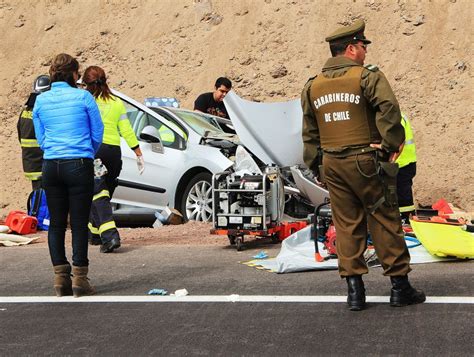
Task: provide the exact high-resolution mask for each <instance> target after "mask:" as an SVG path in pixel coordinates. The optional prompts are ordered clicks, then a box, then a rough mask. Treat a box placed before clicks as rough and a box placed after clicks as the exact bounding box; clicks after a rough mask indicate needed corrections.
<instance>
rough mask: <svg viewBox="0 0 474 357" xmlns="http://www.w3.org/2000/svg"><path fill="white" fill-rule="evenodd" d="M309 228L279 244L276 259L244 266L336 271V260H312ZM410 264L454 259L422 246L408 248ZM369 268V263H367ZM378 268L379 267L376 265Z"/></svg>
mask: <svg viewBox="0 0 474 357" xmlns="http://www.w3.org/2000/svg"><path fill="white" fill-rule="evenodd" d="M310 234H311V227H310V226H308V227H306V228H303V229H301V230H299V231H298V232H296V233H294V234H293V235H291V236H290V237H288V238H286V239H285V240H284V241H283V242H282V244H281V250H280V253H279V254H278V255H277V256H276V258H272V259H265V260H260V259H256V260H252V261H250V262H247V263H246V264H248V265H251V266H259V267H262V268H264V269H268V270H270V271H272V272H275V273H294V272H299V271H307V270H331V269H337V259H329V260H326V261H324V262H321V263H319V262H317V261H315V259H314V241H312V240H311V239H310ZM318 244H319V252H320V253H321V255H322V256H323V257H325V256H327V253H326V250H324V249H323V245H322V243H318ZM409 250H410V256H411V264H420V263H433V262H442V261H449V260H456V259H455V258H440V257H436V256H432V255H431V254H430V253H428V251H427V250H426V249H425V248H424V247H423V246H422V245H419V246H417V247H413V248H410V249H409ZM369 266H370V263H369ZM376 266H380V265H376Z"/></svg>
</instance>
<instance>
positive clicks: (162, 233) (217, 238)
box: [0, 221, 253, 249]
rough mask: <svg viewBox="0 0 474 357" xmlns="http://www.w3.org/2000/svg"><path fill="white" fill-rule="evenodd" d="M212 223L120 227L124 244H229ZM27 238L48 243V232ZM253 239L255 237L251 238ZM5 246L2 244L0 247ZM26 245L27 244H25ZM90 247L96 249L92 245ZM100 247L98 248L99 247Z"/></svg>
mask: <svg viewBox="0 0 474 357" xmlns="http://www.w3.org/2000/svg"><path fill="white" fill-rule="evenodd" d="M211 228H212V224H211V223H205V222H194V221H190V222H188V223H186V224H181V225H168V226H162V227H159V228H119V229H118V230H119V233H120V238H121V241H122V245H124V246H125V245H134V246H141V245H163V246H173V245H183V246H200V245H205V246H225V245H229V240H228V238H227V236H221V235H213V234H210V230H211ZM24 237H27V238H38V239H36V240H34V241H33V242H31V243H30V244H29V245H27V246H32V245H38V244H39V245H46V244H47V242H48V232H46V231H38V232H37V233H34V234H27V235H24ZM250 240H253V238H250ZM70 242H71V231H70V230H69V229H68V230H67V231H66V244H67V245H70ZM2 247H3V246H2V245H0V249H1V248H2ZM25 247H26V246H25ZM90 249H94V247H91V248H90ZM97 249H98V248H97Z"/></svg>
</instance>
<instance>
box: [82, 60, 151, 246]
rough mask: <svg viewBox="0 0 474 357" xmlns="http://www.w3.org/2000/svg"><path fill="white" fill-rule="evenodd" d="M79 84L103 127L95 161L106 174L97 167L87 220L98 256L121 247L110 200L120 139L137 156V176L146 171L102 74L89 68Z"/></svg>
mask: <svg viewBox="0 0 474 357" xmlns="http://www.w3.org/2000/svg"><path fill="white" fill-rule="evenodd" d="M82 84H83V85H85V86H86V90H88V91H89V92H90V93H91V94H92V95H93V96H94V98H95V99H96V103H97V106H98V107H99V110H100V115H101V117H102V122H103V123H104V136H103V139H102V145H101V146H100V148H99V151H98V152H97V154H96V156H95V158H96V159H100V160H101V163H102V164H103V165H104V166H105V168H106V170H107V173H106V174H100V173H97V171H100V165H99V164H96V163H95V164H96V166H97V167H96V169H97V170H95V171H96V177H95V180H94V182H95V183H94V197H93V199H92V206H91V213H90V218H89V233H90V234H89V238H90V242H91V244H100V245H101V247H100V252H101V253H110V252H113V251H114V250H115V249H117V248H119V247H120V235H119V232H118V230H117V227H116V225H115V221H114V219H113V215H112V214H113V212H112V205H111V203H110V200H111V199H112V195H113V193H114V190H115V188H116V187H117V178H118V177H119V175H120V171H121V170H122V152H121V149H120V137H122V138H124V139H125V141H126V142H127V144H128V146H129V147H130V149H131V150H133V151H134V152H135V155H136V156H137V167H138V171H139V172H140V174H142V173H143V170H144V169H145V163H144V161H143V156H142V152H141V150H140V146H139V145H138V140H137V137H136V136H135V133H134V131H133V129H132V126H131V124H130V121H129V120H128V116H127V110H126V108H125V105H124V104H123V102H122V101H121V100H120V98H118V97H116V96H114V95H113V94H112V92H111V90H110V88H109V86H108V84H107V78H106V75H105V71H104V70H103V69H102V68H100V67H98V66H90V67H88V68H87V69H86V70H85V72H84V77H83V80H82Z"/></svg>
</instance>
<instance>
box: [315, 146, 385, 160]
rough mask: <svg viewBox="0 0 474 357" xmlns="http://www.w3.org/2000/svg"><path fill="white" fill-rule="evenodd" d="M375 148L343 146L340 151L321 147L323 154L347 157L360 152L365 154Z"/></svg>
mask: <svg viewBox="0 0 474 357" xmlns="http://www.w3.org/2000/svg"><path fill="white" fill-rule="evenodd" d="M376 150H377V149H376V148H372V147H370V146H366V147H362V148H345V149H343V150H341V151H327V150H324V149H323V152H324V155H328V156H331V157H339V158H342V157H348V156H354V155H360V154H367V153H369V152H374V151H376Z"/></svg>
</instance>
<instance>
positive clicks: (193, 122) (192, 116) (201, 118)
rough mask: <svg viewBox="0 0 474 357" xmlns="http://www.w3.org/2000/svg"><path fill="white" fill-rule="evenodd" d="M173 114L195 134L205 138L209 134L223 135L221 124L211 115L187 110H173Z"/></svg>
mask: <svg viewBox="0 0 474 357" xmlns="http://www.w3.org/2000/svg"><path fill="white" fill-rule="evenodd" d="M172 111H173V113H174V114H176V115H177V116H178V117H180V118H181V119H182V120H184V121H185V122H186V124H188V125H189V126H190V127H191V128H192V129H193V130H194V131H195V132H197V133H198V134H199V135H202V136H204V134H205V133H206V131H207V132H213V133H223V132H224V131H223V130H222V129H221V127H220V126H219V123H218V122H217V120H216V119H214V118H213V117H212V116H210V115H206V114H204V113H196V112H190V111H187V110H179V109H172Z"/></svg>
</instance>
